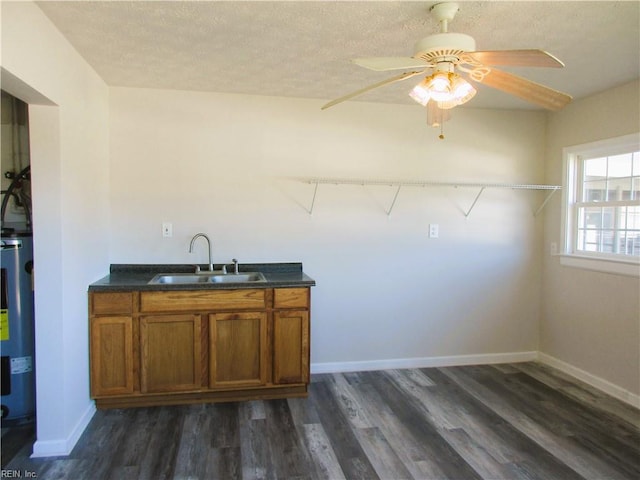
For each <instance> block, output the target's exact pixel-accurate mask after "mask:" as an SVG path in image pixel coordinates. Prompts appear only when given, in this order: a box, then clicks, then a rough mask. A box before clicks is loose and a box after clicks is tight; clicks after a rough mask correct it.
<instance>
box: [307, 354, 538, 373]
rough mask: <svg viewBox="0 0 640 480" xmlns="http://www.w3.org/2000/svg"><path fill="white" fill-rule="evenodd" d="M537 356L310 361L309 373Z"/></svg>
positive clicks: (533, 356)
mask: <svg viewBox="0 0 640 480" xmlns="http://www.w3.org/2000/svg"><path fill="white" fill-rule="evenodd" d="M537 358H538V352H510V353H486V354H478V355H452V356H446V357H418V358H390V359H387V360H368V361H362V362H328V363H312V364H311V373H340V372H364V371H370V370H390V369H394V368H428V367H454V366H459V365H481V364H490V363H515V362H531V361H535V360H537Z"/></svg>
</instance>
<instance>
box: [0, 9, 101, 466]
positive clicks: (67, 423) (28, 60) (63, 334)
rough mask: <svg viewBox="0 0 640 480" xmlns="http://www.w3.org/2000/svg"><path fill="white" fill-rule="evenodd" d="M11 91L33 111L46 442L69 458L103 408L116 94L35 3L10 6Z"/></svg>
mask: <svg viewBox="0 0 640 480" xmlns="http://www.w3.org/2000/svg"><path fill="white" fill-rule="evenodd" d="M1 8H2V88H3V89H5V90H7V91H8V92H9V93H11V94H13V95H15V96H17V97H18V98H21V99H22V100H24V101H26V102H27V103H29V104H30V130H31V165H32V169H31V175H32V187H33V215H34V252H35V307H36V393H37V442H36V444H35V445H34V454H35V455H36V456H38V455H59V454H65V453H68V452H69V451H70V449H71V448H72V447H73V445H74V444H75V442H76V440H77V438H78V436H79V435H80V433H82V430H83V429H84V427H85V425H86V423H87V422H88V420H89V419H90V418H91V415H92V413H93V411H94V407H93V404H92V402H91V401H90V399H89V364H88V328H87V326H88V323H87V294H86V291H87V285H88V284H89V283H91V282H92V281H93V280H95V279H96V278H97V277H99V276H101V275H103V274H104V273H105V272H106V270H107V268H108V243H107V242H108V231H109V221H108V219H109V205H108V188H109V175H108V130H107V128H108V88H107V87H106V85H105V84H104V82H103V81H102V80H101V79H100V78H99V77H98V75H97V74H96V73H95V72H94V71H93V70H92V69H91V68H90V67H89V66H88V65H87V64H86V63H85V62H84V60H83V59H82V58H81V57H80V56H79V55H78V54H77V52H76V51H75V50H74V49H73V48H72V47H71V46H70V45H69V44H68V43H67V41H66V40H65V39H64V38H63V37H62V35H61V34H60V32H59V31H58V30H56V29H55V28H54V27H53V25H52V24H51V23H50V22H49V20H48V19H47V18H46V17H45V15H44V14H43V13H42V11H41V10H40V9H39V8H38V7H37V6H35V5H34V4H33V3H31V2H2V3H1Z"/></svg>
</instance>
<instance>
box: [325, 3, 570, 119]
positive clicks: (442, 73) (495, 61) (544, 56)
mask: <svg viewBox="0 0 640 480" xmlns="http://www.w3.org/2000/svg"><path fill="white" fill-rule="evenodd" d="M458 10H459V8H458V4H457V3H453V2H451V3H438V4H435V5H433V6H432V7H431V8H430V12H431V14H432V15H433V17H434V18H435V19H436V20H437V21H438V23H439V24H440V33H437V34H434V35H430V36H428V37H425V38H423V39H421V40H419V41H418V42H417V43H416V44H415V47H414V52H415V53H414V55H413V56H412V57H369V58H356V59H353V60H352V61H353V63H355V64H356V65H360V66H361V67H365V68H368V69H370V70H376V71H390V70H404V72H403V73H401V74H399V75H396V76H394V77H391V78H388V79H386V80H383V81H381V82H378V83H374V84H373V85H369V86H367V87H364V88H362V89H360V90H357V91H355V92H352V93H349V94H347V95H345V96H343V97H340V98H337V99H335V100H332V101H331V102H329V103H327V104H326V105H324V106H323V107H322V110H324V109H326V108H329V107H332V106H333V105H336V104H338V103H341V102H344V101H345V100H349V99H350V98H353V97H356V96H358V95H361V94H363V93H365V92H368V91H370V90H373V89H375V88H379V87H383V86H385V85H389V84H391V83H395V82H399V81H401V80H406V79H408V78H411V77H414V76H417V75H425V74H427V76H426V77H424V78H423V80H422V81H420V83H418V84H417V85H416V86H415V87H414V88H413V90H411V92H410V93H409V95H410V96H411V98H413V99H414V100H415V101H417V102H418V103H420V104H422V105H423V106H426V107H427V118H428V119H427V123H429V124H430V125H441V124H442V122H444V121H445V120H447V119H448V118H449V111H450V109H451V108H453V107H455V106H457V105H462V104H463V103H466V102H468V101H469V100H471V98H473V97H474V96H475V94H476V89H475V88H474V87H473V85H472V84H471V83H469V82H468V81H467V79H469V80H471V81H474V82H478V83H481V84H483V85H487V86H489V87H493V88H496V89H498V90H502V91H503V92H506V93H509V94H511V95H515V96H517V97H519V98H521V99H523V100H525V101H527V102H530V103H533V104H536V105H539V106H541V107H543V108H546V109H549V110H560V109H561V108H563V107H564V106H565V105H567V104H568V103H569V102H570V101H571V96H570V95H567V94H566V93H562V92H559V91H557V90H554V89H552V88H549V87H546V86H544V85H540V84H539V83H535V82H533V81H531V80H527V79H526V78H523V77H519V76H517V75H514V74H512V73H508V72H504V71H502V70H498V69H496V68H494V67H495V66H496V65H500V66H518V67H552V68H559V67H563V66H564V64H563V63H562V62H561V61H560V60H558V59H557V58H556V57H554V56H553V55H551V54H550V53H547V52H545V51H543V50H533V49H532V50H489V51H476V42H475V40H474V39H473V38H472V37H471V36H469V35H465V34H463V33H451V32H448V25H449V22H451V21H452V20H453V18H454V17H455V15H456V13H457V12H458Z"/></svg>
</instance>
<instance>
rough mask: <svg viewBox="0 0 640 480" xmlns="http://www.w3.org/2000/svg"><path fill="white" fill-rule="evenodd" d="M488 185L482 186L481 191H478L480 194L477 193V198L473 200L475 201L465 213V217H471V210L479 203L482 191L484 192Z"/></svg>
mask: <svg viewBox="0 0 640 480" xmlns="http://www.w3.org/2000/svg"><path fill="white" fill-rule="evenodd" d="M485 188H486V187H481V188H480V191H479V192H478V195H476V198H475V200H474V201H473V203H472V204H471V206H470V207H469V210H468V211H467V212H466V213H465V214H464V216H465V217H467V218H468V217H469V215H470V214H471V210H473V207H475V206H476V203H478V200H479V199H480V195H482V192H484V189H485Z"/></svg>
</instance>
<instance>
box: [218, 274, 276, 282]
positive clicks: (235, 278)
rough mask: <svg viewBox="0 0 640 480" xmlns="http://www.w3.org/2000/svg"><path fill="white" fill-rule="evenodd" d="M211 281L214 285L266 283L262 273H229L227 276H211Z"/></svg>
mask: <svg viewBox="0 0 640 480" xmlns="http://www.w3.org/2000/svg"><path fill="white" fill-rule="evenodd" d="M209 281H210V282H213V283H255V282H266V281H267V280H266V279H265V278H264V275H262V273H260V272H250V273H227V274H226V275H224V274H223V275H211V276H210V277H209Z"/></svg>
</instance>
